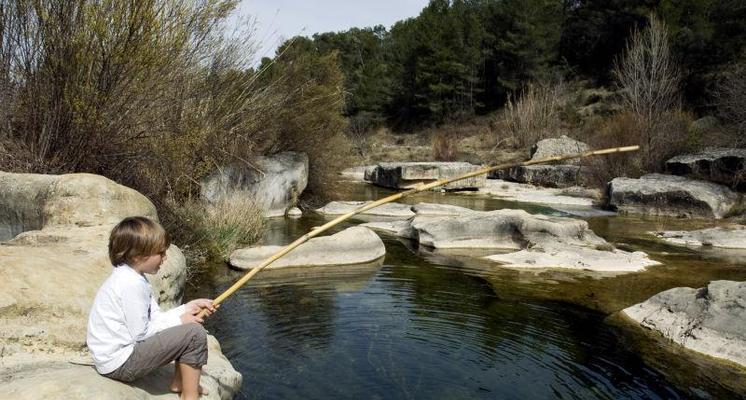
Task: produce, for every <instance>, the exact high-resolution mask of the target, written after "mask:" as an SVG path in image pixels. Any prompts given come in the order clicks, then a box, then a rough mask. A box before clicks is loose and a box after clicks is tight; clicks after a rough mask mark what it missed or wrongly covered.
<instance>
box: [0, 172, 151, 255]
mask: <svg viewBox="0 0 746 400" xmlns="http://www.w3.org/2000/svg"><path fill="white" fill-rule="evenodd" d="M0 188H1V189H2V193H3V195H2V196H0V241H3V240H8V239H11V238H13V237H15V236H16V235H18V234H19V233H21V232H24V231H31V230H37V229H42V228H43V227H51V226H55V225H71V226H94V225H100V224H103V223H111V224H115V223H117V222H119V221H120V220H122V219H123V218H124V217H127V216H130V215H143V216H147V217H151V218H154V219H157V215H156V212H155V207H154V206H153V204H152V203H151V202H150V200H148V198H147V197H145V196H143V195H141V194H140V193H138V192H136V191H134V190H131V189H129V188H126V187H124V186H122V185H119V184H117V183H115V182H113V181H111V180H109V179H106V178H104V177H103V176H98V175H92V174H69V175H39V174H11V173H5V172H0Z"/></svg>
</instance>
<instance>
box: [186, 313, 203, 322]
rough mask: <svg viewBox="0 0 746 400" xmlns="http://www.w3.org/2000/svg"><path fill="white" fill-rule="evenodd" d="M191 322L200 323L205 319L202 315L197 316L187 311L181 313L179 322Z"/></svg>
mask: <svg viewBox="0 0 746 400" xmlns="http://www.w3.org/2000/svg"><path fill="white" fill-rule="evenodd" d="M192 322H196V323H198V324H201V323H204V322H205V320H204V319H202V317H198V316H196V315H194V314H189V313H185V314H181V323H182V324H191V323H192Z"/></svg>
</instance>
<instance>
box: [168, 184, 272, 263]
mask: <svg viewBox="0 0 746 400" xmlns="http://www.w3.org/2000/svg"><path fill="white" fill-rule="evenodd" d="M166 209H167V212H165V213H164V216H163V217H164V225H165V226H166V228H167V229H168V230H169V232H171V234H172V236H173V237H174V239H175V241H178V243H180V244H181V245H182V247H183V249H184V251H185V252H186V253H187V254H188V255H189V256H191V257H190V258H197V259H199V258H204V256H205V255H210V256H212V257H218V258H220V259H222V260H227V259H228V258H229V257H230V254H231V253H232V252H233V251H234V250H236V249H238V248H240V247H242V246H246V245H250V244H253V243H255V242H256V241H257V240H259V239H260V238H261V236H262V231H263V230H264V224H265V219H264V216H263V211H262V209H261V208H260V207H258V206H257V205H256V203H255V202H254V201H253V200H252V199H251V198H248V197H246V196H240V195H236V196H234V197H233V198H226V199H223V200H221V201H219V202H217V203H215V204H205V203H203V202H201V201H196V200H191V199H190V200H187V201H184V202H180V203H177V202H174V201H169V202H167V204H166Z"/></svg>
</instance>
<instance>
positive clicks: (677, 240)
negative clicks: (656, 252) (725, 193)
mask: <svg viewBox="0 0 746 400" xmlns="http://www.w3.org/2000/svg"><path fill="white" fill-rule="evenodd" d="M651 234H653V235H655V236H657V237H658V238H660V239H663V240H664V241H666V242H668V243H671V244H675V245H678V246H707V247H718V248H724V249H746V226H743V225H734V226H729V227H717V228H709V229H700V230H696V231H663V232H651Z"/></svg>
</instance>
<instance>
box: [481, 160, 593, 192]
mask: <svg viewBox="0 0 746 400" xmlns="http://www.w3.org/2000/svg"><path fill="white" fill-rule="evenodd" d="M498 172H499V173H496V174H493V179H495V178H497V179H505V180H509V181H513V182H519V183H528V184H531V185H537V186H544V187H554V188H566V187H571V186H576V185H582V184H584V183H585V182H586V180H587V178H586V176H585V169H584V168H581V167H580V166H579V165H545V164H542V165H527V166H518V167H513V168H510V169H508V170H503V171H498Z"/></svg>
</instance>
